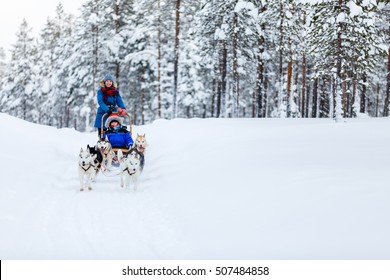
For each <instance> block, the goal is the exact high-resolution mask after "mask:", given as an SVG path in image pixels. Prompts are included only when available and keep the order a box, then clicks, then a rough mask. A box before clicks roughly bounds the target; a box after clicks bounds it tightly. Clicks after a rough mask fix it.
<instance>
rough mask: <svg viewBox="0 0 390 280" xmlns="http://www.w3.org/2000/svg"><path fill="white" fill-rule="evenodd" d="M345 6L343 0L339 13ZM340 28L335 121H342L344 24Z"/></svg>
mask: <svg viewBox="0 0 390 280" xmlns="http://www.w3.org/2000/svg"><path fill="white" fill-rule="evenodd" d="M342 5H343V0H339V6H338V10H339V12H340V13H341V11H342V9H341V7H342ZM338 24H339V25H340V26H339V28H338V29H339V32H338V33H337V49H336V52H337V65H336V66H337V73H336V81H335V83H336V88H335V95H334V99H335V100H334V104H335V106H336V107H335V114H334V116H335V121H340V120H341V119H342V115H343V113H342V110H343V108H342V106H343V104H342V88H341V86H342V78H341V30H342V26H341V24H342V23H340V22H339V23H338Z"/></svg>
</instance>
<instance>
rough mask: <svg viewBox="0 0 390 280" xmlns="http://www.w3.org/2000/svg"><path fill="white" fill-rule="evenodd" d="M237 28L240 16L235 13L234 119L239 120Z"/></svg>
mask: <svg viewBox="0 0 390 280" xmlns="http://www.w3.org/2000/svg"><path fill="white" fill-rule="evenodd" d="M237 26H238V15H237V13H234V18H233V30H234V31H233V37H232V41H233V42H232V45H233V100H234V101H235V102H234V104H233V117H236V118H238V117H239V115H240V107H239V104H240V88H239V74H238V34H237Z"/></svg>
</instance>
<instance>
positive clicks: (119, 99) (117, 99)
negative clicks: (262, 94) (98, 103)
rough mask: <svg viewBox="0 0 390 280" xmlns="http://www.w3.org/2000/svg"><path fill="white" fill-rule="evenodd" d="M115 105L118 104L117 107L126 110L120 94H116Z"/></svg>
mask: <svg viewBox="0 0 390 280" xmlns="http://www.w3.org/2000/svg"><path fill="white" fill-rule="evenodd" d="M116 105H118V107H119V108H122V109H125V110H126V106H125V103H123V100H122V97H121V95H120V94H118V95H117V96H116Z"/></svg>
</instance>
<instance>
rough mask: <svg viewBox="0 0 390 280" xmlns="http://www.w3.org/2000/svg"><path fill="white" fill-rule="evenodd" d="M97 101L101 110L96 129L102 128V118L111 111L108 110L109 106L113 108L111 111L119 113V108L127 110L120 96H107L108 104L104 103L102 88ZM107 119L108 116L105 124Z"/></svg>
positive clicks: (98, 114) (97, 117) (98, 92)
mask: <svg viewBox="0 0 390 280" xmlns="http://www.w3.org/2000/svg"><path fill="white" fill-rule="evenodd" d="M97 101H98V104H99V108H98V109H97V113H96V119H95V125H94V127H96V128H101V127H102V117H103V115H104V114H105V113H107V111H109V108H108V106H109V105H110V106H113V110H111V111H117V110H118V107H119V108H122V109H126V107H125V104H124V103H123V100H122V97H121V96H120V95H119V94H118V95H115V96H109V95H108V96H107V104H106V103H104V101H103V93H102V89H101V88H100V89H99V90H98V91H97ZM107 118H108V116H106V117H105V118H104V122H105V121H106V119H107ZM103 125H104V123H103Z"/></svg>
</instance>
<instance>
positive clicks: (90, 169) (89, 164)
mask: <svg viewBox="0 0 390 280" xmlns="http://www.w3.org/2000/svg"><path fill="white" fill-rule="evenodd" d="M96 157H97V155H91V154H90V153H89V151H88V150H85V151H84V150H83V148H81V150H80V154H79V179H80V191H83V190H84V178H86V184H85V185H86V187H88V189H89V190H92V186H91V182H92V180H93V178H94V176H95V174H96V169H95V159H96Z"/></svg>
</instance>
